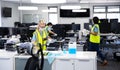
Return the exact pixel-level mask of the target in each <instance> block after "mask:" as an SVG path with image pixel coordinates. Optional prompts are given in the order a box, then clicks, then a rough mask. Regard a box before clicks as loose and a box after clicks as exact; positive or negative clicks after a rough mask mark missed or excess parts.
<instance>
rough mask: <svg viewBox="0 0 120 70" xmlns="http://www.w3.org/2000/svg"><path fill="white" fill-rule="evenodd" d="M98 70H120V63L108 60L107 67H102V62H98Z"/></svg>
mask: <svg viewBox="0 0 120 70" xmlns="http://www.w3.org/2000/svg"><path fill="white" fill-rule="evenodd" d="M97 70H120V61H116V60H108V65H106V66H102V65H101V63H100V62H97Z"/></svg>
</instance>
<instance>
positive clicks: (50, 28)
mask: <svg viewBox="0 0 120 70" xmlns="http://www.w3.org/2000/svg"><path fill="white" fill-rule="evenodd" d="M52 26H53V24H52V23H51V22H49V23H48V24H47V25H46V27H45V29H46V30H47V31H48V35H49V33H50V34H53V35H54V36H57V34H56V33H55V32H53V31H52Z"/></svg>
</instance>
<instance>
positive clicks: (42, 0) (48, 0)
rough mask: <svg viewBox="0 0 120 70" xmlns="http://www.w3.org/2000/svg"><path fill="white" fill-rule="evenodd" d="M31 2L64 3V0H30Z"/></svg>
mask: <svg viewBox="0 0 120 70" xmlns="http://www.w3.org/2000/svg"><path fill="white" fill-rule="evenodd" d="M31 2H32V3H51V4H52V3H66V0H31Z"/></svg>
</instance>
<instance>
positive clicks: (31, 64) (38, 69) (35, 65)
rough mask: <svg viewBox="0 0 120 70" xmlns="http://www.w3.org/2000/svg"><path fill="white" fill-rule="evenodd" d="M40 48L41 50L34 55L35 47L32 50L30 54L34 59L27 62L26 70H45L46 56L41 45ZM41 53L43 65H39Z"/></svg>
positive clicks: (31, 58)
mask: <svg viewBox="0 0 120 70" xmlns="http://www.w3.org/2000/svg"><path fill="white" fill-rule="evenodd" d="M39 46H40V49H39V50H38V51H37V53H36V54H34V53H33V51H34V47H32V49H31V50H30V51H29V52H28V53H30V54H31V55H32V57H30V58H29V59H28V60H27V63H26V66H25V69H24V70H43V66H44V55H43V51H42V47H41V44H39ZM39 53H41V55H40V56H41V64H39ZM39 65H40V66H39Z"/></svg>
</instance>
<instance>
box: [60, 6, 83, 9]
mask: <svg viewBox="0 0 120 70" xmlns="http://www.w3.org/2000/svg"><path fill="white" fill-rule="evenodd" d="M80 8H81V7H80V6H61V9H80Z"/></svg>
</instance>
